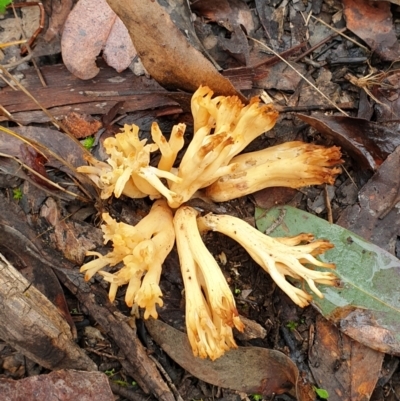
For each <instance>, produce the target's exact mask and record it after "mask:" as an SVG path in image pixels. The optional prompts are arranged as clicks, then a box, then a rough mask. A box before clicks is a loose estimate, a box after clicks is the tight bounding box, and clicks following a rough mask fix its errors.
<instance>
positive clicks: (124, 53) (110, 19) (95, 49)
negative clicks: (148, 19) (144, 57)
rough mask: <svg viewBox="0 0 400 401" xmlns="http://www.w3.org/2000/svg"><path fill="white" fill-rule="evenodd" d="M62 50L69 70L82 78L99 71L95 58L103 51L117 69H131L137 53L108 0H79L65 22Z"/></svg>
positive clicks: (109, 62)
mask: <svg viewBox="0 0 400 401" xmlns="http://www.w3.org/2000/svg"><path fill="white" fill-rule="evenodd" d="M61 50H62V55H63V61H64V64H65V65H66V67H67V68H68V70H69V71H71V72H72V73H73V74H74V75H76V76H77V77H78V78H81V79H91V78H93V77H95V76H96V75H97V74H98V72H99V68H98V67H97V66H96V57H97V56H98V55H99V54H100V52H101V51H102V50H104V58H105V60H106V61H107V63H108V64H109V65H111V66H112V67H114V68H115V69H116V70H117V71H118V72H121V71H123V70H125V69H126V68H128V66H129V64H130V63H131V61H132V60H133V58H134V57H135V55H136V52H135V49H134V47H133V45H132V41H131V40H130V38H129V34H128V31H127V30H126V28H125V27H124V26H123V24H122V23H121V22H118V17H117V16H116V14H115V13H114V12H113V11H112V10H111V8H110V7H109V6H108V5H107V2H106V0H79V2H78V3H77V5H76V6H75V8H74V9H73V10H72V11H71V13H70V14H69V16H68V19H67V21H66V22H65V26H64V31H63V35H62V39H61Z"/></svg>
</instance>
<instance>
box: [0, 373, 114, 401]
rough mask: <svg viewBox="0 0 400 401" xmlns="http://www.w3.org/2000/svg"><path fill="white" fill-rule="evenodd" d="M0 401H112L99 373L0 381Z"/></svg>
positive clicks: (66, 374) (106, 385)
mask: <svg viewBox="0 0 400 401" xmlns="http://www.w3.org/2000/svg"><path fill="white" fill-rule="evenodd" d="M0 394H1V399H2V400H6V401H21V400H30V399H33V397H32V394H34V395H35V396H34V398H35V399H36V400H40V401H54V400H62V401H75V400H76V399H79V401H93V400H96V401H113V400H114V396H113V393H112V391H111V388H110V385H109V382H108V377H107V376H106V375H105V374H104V373H101V372H82V371H76V370H59V371H57V372H52V373H49V374H47V375H40V376H32V377H27V378H25V379H22V380H11V379H0Z"/></svg>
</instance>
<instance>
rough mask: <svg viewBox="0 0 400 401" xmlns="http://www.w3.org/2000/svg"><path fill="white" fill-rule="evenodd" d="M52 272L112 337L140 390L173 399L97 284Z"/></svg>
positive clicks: (162, 400) (69, 273)
mask: <svg viewBox="0 0 400 401" xmlns="http://www.w3.org/2000/svg"><path fill="white" fill-rule="evenodd" d="M63 263H64V261H63ZM55 271H56V274H57V276H58V277H59V278H60V280H61V281H62V283H63V284H64V285H65V286H66V287H67V288H68V289H69V290H70V291H71V292H72V293H73V294H74V295H75V296H76V297H77V298H78V300H79V302H80V303H81V304H82V306H83V307H84V308H86V309H87V310H88V311H89V313H90V315H91V316H92V317H93V318H94V319H95V320H96V321H97V323H98V324H99V325H100V326H101V327H102V328H103V329H104V331H105V332H106V333H107V335H109V336H110V337H112V338H113V340H114V341H115V343H116V344H117V345H118V347H119V348H120V351H121V354H123V356H124V357H125V359H124V360H122V361H121V364H122V366H123V367H124V369H125V370H126V371H127V373H128V374H129V375H130V376H132V377H133V378H134V379H135V381H137V383H138V384H139V386H140V387H141V388H142V390H143V391H144V392H146V393H152V394H153V395H154V396H155V397H156V398H157V399H158V400H160V401H175V398H174V396H173V394H172V393H171V391H170V390H169V388H168V386H167V385H166V384H165V382H164V380H163V379H162V377H161V376H160V373H159V372H158V370H157V368H156V366H155V364H154V362H153V361H151V360H150V359H149V357H148V356H147V353H146V350H145V348H144V347H143V345H142V343H141V342H140V341H139V339H138V338H137V336H136V332H135V330H133V329H132V328H131V327H130V325H129V324H128V321H129V318H128V317H126V316H124V315H123V314H122V313H121V312H119V311H118V309H117V308H116V307H115V306H114V305H112V304H111V303H110V301H109V300H108V294H107V293H106V292H105V291H104V290H103V289H102V288H100V287H98V286H96V285H91V286H90V285H89V284H88V283H85V281H84V278H83V275H82V274H81V273H79V272H77V271H71V270H68V269H61V268H57V269H56V270H55Z"/></svg>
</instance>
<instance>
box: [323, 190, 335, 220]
mask: <svg viewBox="0 0 400 401" xmlns="http://www.w3.org/2000/svg"><path fill="white" fill-rule="evenodd" d="M324 198H325V206H326V210H327V212H328V221H329V223H331V224H333V215H332V206H331V200H330V199H329V194H328V186H327V185H326V184H325V187H324Z"/></svg>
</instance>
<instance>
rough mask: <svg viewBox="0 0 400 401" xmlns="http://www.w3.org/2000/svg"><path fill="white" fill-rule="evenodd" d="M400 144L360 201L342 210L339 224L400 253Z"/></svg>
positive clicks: (366, 187)
mask: <svg viewBox="0 0 400 401" xmlns="http://www.w3.org/2000/svg"><path fill="white" fill-rule="evenodd" d="M399 171H400V147H397V149H396V150H395V151H394V152H393V153H392V154H391V155H389V156H388V158H387V159H386V160H385V161H384V162H383V164H382V165H381V166H380V167H379V169H378V171H377V172H376V173H375V174H374V175H373V177H372V178H371V179H370V180H369V181H368V182H367V183H366V184H365V185H364V186H363V188H361V190H360V192H359V194H358V202H357V203H356V204H355V205H353V206H349V207H348V208H347V209H345V210H344V211H343V213H342V214H341V216H340V218H339V220H338V221H337V224H339V225H340V226H342V227H345V228H347V229H348V230H351V231H353V232H355V233H356V234H358V235H360V236H361V237H363V238H365V239H366V240H368V241H371V242H373V243H374V244H376V245H378V246H380V247H381V248H383V249H386V250H387V251H388V252H390V253H391V254H393V255H395V254H396V255H397V256H398V255H399V254H398V252H399V250H398V249H396V248H397V241H398V235H399V226H400V214H399V213H398V208H397V206H396V205H397V204H398V202H399V201H400V193H399V190H400V177H399Z"/></svg>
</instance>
